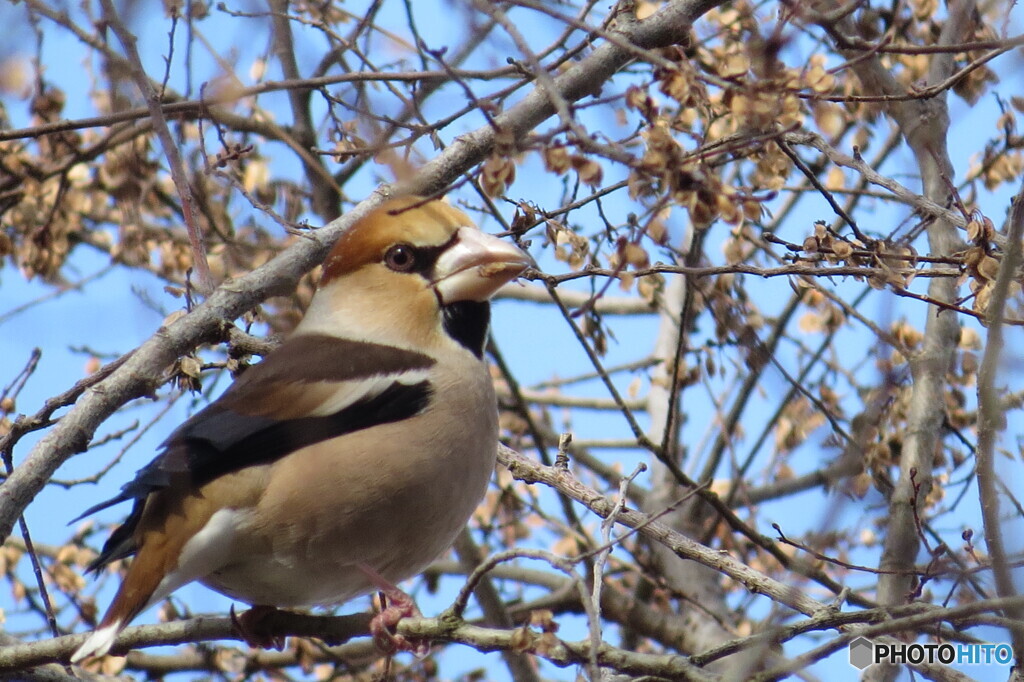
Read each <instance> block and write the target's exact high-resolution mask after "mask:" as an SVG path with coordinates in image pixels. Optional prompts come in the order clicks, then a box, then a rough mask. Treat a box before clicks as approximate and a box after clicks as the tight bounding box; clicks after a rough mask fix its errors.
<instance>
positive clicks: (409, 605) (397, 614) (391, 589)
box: [358, 564, 430, 658]
mask: <svg viewBox="0 0 1024 682" xmlns="http://www.w3.org/2000/svg"><path fill="white" fill-rule="evenodd" d="M358 568H359V570H360V571H362V573H363V575H365V576H366V577H367V578H369V579H370V582H371V583H372V584H373V586H374V587H376V588H377V589H378V590H379V591H380V605H381V609H380V613H378V614H377V615H376V616H374V617H373V619H372V620H370V634H371V635H373V643H374V644H376V645H377V648H378V649H380V650H381V651H383V652H385V653H387V654H392V653H394V652H396V651H411V652H412V653H413V654H414V655H415V656H416V657H417V658H425V657H426V655H427V654H429V653H430V642H429V641H426V640H416V641H410V640H408V639H406V638H405V637H403V636H402V635H399V634H396V633H394V632H392V629H393V628H394V627H395V626H396V625H398V622H399V621H400V620H402V619H403V618H421V617H422V616H423V614H422V613H420V610H419V609H418V608H417V607H416V602H414V601H413V599H412V597H410V596H409V595H408V594H406V593H405V592H403V591H402V590H401V589H399V588H398V587H397V586H395V585H393V584H392V583H391V582H390V581H388V580H387V579H386V578H384V576H382V575H380V574H379V573H377V572H376V571H374V570H373V569H372V568H370V567H369V566H367V565H366V564H359V565H358Z"/></svg>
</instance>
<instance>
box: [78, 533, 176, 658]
mask: <svg viewBox="0 0 1024 682" xmlns="http://www.w3.org/2000/svg"><path fill="white" fill-rule="evenodd" d="M145 550H146V548H144V549H143V550H142V551H140V552H139V553H138V555H136V557H135V560H134V561H132V564H131V566H130V567H129V568H128V574H127V575H126V576H125V578H124V581H123V582H122V583H121V587H120V588H119V589H118V590H117V594H116V595H115V596H114V601H113V602H111V604H110V608H109V609H107V613H106V614H105V615H104V616H103V620H101V621H100V624H99V625H98V626H96V630H95V631H93V633H92V634H91V635H90V636H89V638H88V639H86V640H85V643H83V644H82V646H80V647H78V650H77V651H75V653H74V654H72V655H71V662H72V663H78V662H79V661H82V660H84V659H85V658H88V657H89V656H103V655H104V654H106V653H107V652H108V651H110V647H111V646H113V644H114V640H116V639H117V636H118V635H119V634H120V633H121V630H123V629H124V628H125V626H126V625H128V623H130V622H131V621H132V619H133V618H135V616H137V615H139V613H141V612H142V610H143V609H145V608H146V607H147V606H148V605H149V604H150V602H151V601H153V599H154V593H155V592H156V590H157V587H158V586H159V585H160V582H161V580H162V579H163V576H164V567H163V566H162V565H160V564H161V561H162V556H160V554H161V553H160V552H155V551H145Z"/></svg>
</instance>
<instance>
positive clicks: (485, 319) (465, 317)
mask: <svg viewBox="0 0 1024 682" xmlns="http://www.w3.org/2000/svg"><path fill="white" fill-rule="evenodd" d="M441 312H442V314H443V316H444V330H445V331H446V332H447V333H448V336H450V337H452V338H453V339H455V340H456V341H457V342H458V343H459V345H461V346H463V347H464V348H467V349H468V350H469V352H471V353H472V354H473V355H475V356H477V357H478V358H480V359H483V357H484V344H486V343H487V327H488V325H490V323H491V304H490V303H488V302H487V301H484V302H480V301H456V302H455V303H448V304H445V305H443V306H442V307H441Z"/></svg>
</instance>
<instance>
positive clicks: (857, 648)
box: [850, 637, 875, 670]
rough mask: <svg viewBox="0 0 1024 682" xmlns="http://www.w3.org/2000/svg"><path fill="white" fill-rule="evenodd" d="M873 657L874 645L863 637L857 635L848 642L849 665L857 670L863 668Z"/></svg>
mask: <svg viewBox="0 0 1024 682" xmlns="http://www.w3.org/2000/svg"><path fill="white" fill-rule="evenodd" d="M874 659H875V645H874V644H872V643H871V642H870V641H869V640H868V639H866V638H864V637H858V638H857V639H855V640H853V641H852V642H850V665H852V666H853V667H854V668H857V669H858V670H863V669H864V668H866V667H868V666H869V665H871V664H872V663H874Z"/></svg>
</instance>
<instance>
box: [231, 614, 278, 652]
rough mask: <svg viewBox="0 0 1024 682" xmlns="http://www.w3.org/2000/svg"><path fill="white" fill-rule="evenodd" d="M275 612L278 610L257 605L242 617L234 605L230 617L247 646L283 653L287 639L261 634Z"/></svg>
mask: <svg viewBox="0 0 1024 682" xmlns="http://www.w3.org/2000/svg"><path fill="white" fill-rule="evenodd" d="M275 611H277V609H276V608H274V607H273V606H260V605H255V606H253V607H252V608H251V609H249V610H248V611H245V612H244V613H242V615H238V614H236V613H235V605H234V604H232V605H231V610H230V612H229V615H230V616H231V624H232V625H233V626H234V627H235V631H236V632H237V633H238V635H239V636H240V637H241V638H242V641H244V642H245V643H246V644H248V645H249V646H251V647H253V648H257V649H274V650H275V651H281V650H282V649H284V643H285V639H286V638H285V637H275V636H273V635H267V634H264V633H261V632H259V630H261V629H262V628H261V626H262V625H263V623H264V622H265V621H266V619H267V617H268V616H270V615H271V614H272V613H274V612H275Z"/></svg>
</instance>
